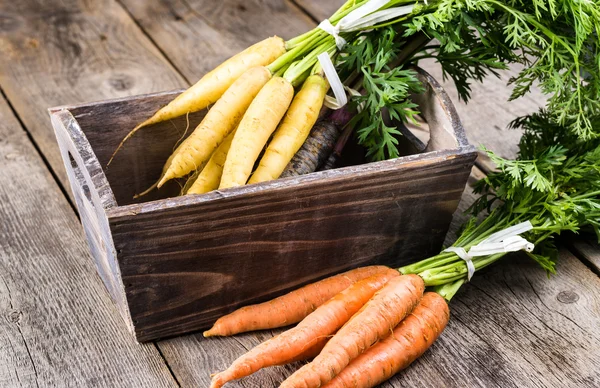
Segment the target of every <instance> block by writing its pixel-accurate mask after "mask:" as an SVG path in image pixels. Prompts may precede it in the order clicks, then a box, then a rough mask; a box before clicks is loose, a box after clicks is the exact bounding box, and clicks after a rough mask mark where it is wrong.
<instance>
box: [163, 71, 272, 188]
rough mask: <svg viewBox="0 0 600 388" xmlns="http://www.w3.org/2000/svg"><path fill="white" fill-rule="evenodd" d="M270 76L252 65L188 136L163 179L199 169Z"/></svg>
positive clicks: (233, 126)
mask: <svg viewBox="0 0 600 388" xmlns="http://www.w3.org/2000/svg"><path fill="white" fill-rule="evenodd" d="M270 78H271V72H270V71H269V70H268V69H267V68H266V67H263V66H258V67H253V68H252V69H250V70H248V71H246V72H245V73H244V74H242V76H241V77H239V78H238V79H237V80H236V81H235V82H234V83H233V85H231V86H230V87H229V89H227V91H226V92H225V93H224V94H223V96H222V97H221V98H220V99H219V101H217V103H216V104H215V105H213V107H212V108H211V109H210V110H209V111H208V113H207V114H206V116H205V117H204V119H203V120H202V122H201V123H200V124H199V125H198V126H197V127H196V129H195V130H194V132H193V133H192V134H191V135H190V136H189V137H188V138H187V139H185V142H184V144H183V147H181V148H180V149H179V152H178V153H177V154H176V155H175V156H174V157H173V159H172V160H171V163H170V165H169V166H168V167H167V171H166V173H165V175H164V176H163V178H162V179H161V180H160V182H159V183H158V187H161V186H162V185H163V184H164V183H165V182H166V181H168V180H169V179H173V178H180V177H182V176H185V175H187V174H189V173H190V172H192V171H194V170H197V169H198V168H199V166H200V165H201V164H202V163H204V162H206V161H207V160H208V159H209V158H210V156H211V155H212V153H213V152H214V151H215V149H216V148H217V147H218V146H219V144H221V142H222V141H223V140H224V139H225V138H226V137H227V135H229V134H230V133H231V131H233V130H234V129H235V127H236V126H237V125H238V123H239V122H240V120H241V119H242V117H243V116H244V113H245V112H246V110H247V109H248V107H249V106H250V104H251V103H252V101H253V100H254V98H255V97H256V95H257V94H258V93H259V92H260V91H261V90H262V88H263V86H265V84H267V82H268V81H269V79H270Z"/></svg>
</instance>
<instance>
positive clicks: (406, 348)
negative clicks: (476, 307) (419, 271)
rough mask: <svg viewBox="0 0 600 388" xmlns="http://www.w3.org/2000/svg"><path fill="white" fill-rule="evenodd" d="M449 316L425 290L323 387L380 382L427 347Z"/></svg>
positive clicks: (444, 306) (356, 387) (439, 300)
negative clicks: (403, 315) (377, 339)
mask: <svg viewBox="0 0 600 388" xmlns="http://www.w3.org/2000/svg"><path fill="white" fill-rule="evenodd" d="M449 318H450V311H449V309H448V304H447V303H446V301H445V300H444V298H442V297H441V296H440V295H439V294H437V293H435V292H426V293H425V295H424V296H423V299H421V302H420V303H419V305H418V306H417V307H415V309H414V310H413V312H412V313H411V314H410V315H409V316H408V317H406V318H405V319H404V320H403V321H402V322H400V324H399V325H398V326H396V328H395V329H394V332H393V333H392V335H390V336H388V337H387V338H386V339H384V340H383V341H381V342H378V343H376V344H375V345H373V346H372V347H371V348H369V349H368V350H367V351H366V352H364V353H363V354H361V355H360V356H358V357H357V358H356V359H354V360H353V361H352V362H351V363H350V364H349V365H348V366H347V367H346V368H344V369H343V370H342V371H341V372H340V374H339V375H337V376H336V377H335V378H334V379H333V380H331V381H330V382H329V383H327V384H326V385H325V386H324V387H326V388H348V387H352V388H369V387H374V386H376V385H378V384H380V383H382V382H384V381H385V380H387V379H389V378H390V377H392V376H393V375H395V374H396V373H398V372H399V371H401V370H402V369H404V368H406V367H408V366H409V365H410V364H411V363H412V362H413V361H414V360H416V359H417V358H418V357H420V356H421V355H422V354H423V353H424V352H425V351H426V350H427V349H429V347H430V346H431V345H432V344H433V343H434V342H435V340H436V339H437V338H438V337H439V336H440V334H441V333H442V331H444V328H445V327H446V325H447V324H448V319H449Z"/></svg>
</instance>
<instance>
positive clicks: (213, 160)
mask: <svg viewBox="0 0 600 388" xmlns="http://www.w3.org/2000/svg"><path fill="white" fill-rule="evenodd" d="M235 132H236V130H234V131H233V132H231V133H230V134H229V136H227V138H226V139H225V140H223V143H221V145H220V146H219V148H217V150H216V151H215V152H214V153H213V154H212V156H211V157H210V159H209V160H208V163H206V166H204V168H203V169H202V172H201V173H200V175H198V176H197V178H196V180H195V181H194V183H193V184H192V185H191V186H190V188H189V189H188V190H187V192H186V194H204V193H208V192H209V191H213V190H216V189H218V188H219V183H220V182H221V175H223V165H224V164H225V159H226V158H227V153H228V152H229V148H230V147H231V142H232V141H233V136H234V135H235Z"/></svg>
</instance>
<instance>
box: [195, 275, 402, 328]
mask: <svg viewBox="0 0 600 388" xmlns="http://www.w3.org/2000/svg"><path fill="white" fill-rule="evenodd" d="M391 272H397V271H396V270H393V269H391V268H389V267H385V266H381V265H374V266H369V267H362V268H357V269H353V270H351V271H347V272H344V273H341V274H339V275H335V276H332V277H329V278H326V279H323V280H321V281H318V282H316V283H312V284H309V285H307V286H304V287H302V288H300V289H298V290H295V291H292V292H290V293H288V294H286V295H283V296H280V297H279V298H275V299H273V300H271V301H268V302H265V303H260V304H255V305H251V306H246V307H242V308H241V309H238V310H236V311H234V312H232V313H230V314H227V315H225V316H223V317H221V318H219V319H218V320H217V322H215V324H214V326H213V327H212V328H211V329H210V330H208V331H205V332H204V336H205V337H211V336H217V335H220V336H226V335H233V334H238V333H243V332H246V331H253V330H264V329H273V328H276V327H283V326H287V325H291V324H294V323H297V322H300V321H301V320H302V319H304V318H305V317H306V316H307V315H308V314H310V313H312V312H313V311H315V309H316V308H317V307H319V306H320V305H322V304H323V303H325V302H326V301H328V300H329V299H331V298H333V297H334V296H335V295H336V294H338V293H340V292H342V291H343V290H345V289H346V288H348V287H350V286H351V285H352V284H354V283H355V282H357V281H359V280H362V279H365V278H368V277H369V276H372V275H375V274H378V273H391Z"/></svg>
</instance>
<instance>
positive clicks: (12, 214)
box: [0, 99, 176, 387]
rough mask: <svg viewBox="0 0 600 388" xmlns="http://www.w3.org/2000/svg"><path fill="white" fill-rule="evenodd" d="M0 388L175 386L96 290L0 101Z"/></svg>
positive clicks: (59, 208)
mask: <svg viewBox="0 0 600 388" xmlns="http://www.w3.org/2000/svg"><path fill="white" fill-rule="evenodd" d="M0 181H1V182H2V185H0V220H1V222H0V315H1V316H2V319H0V386H3V387H34V386H37V387H51V386H111V387H112V386H115V387H116V386H122V387H131V386H146V387H158V386H163V387H168V386H174V385H176V381H175V380H174V379H173V377H172V376H171V374H170V372H169V370H168V367H167V366H166V364H165V362H164V360H163V359H162V358H161V356H160V354H159V352H158V351H157V349H156V347H155V346H154V345H153V344H148V345H139V344H137V343H136V342H135V340H134V339H133V336H132V335H131V334H130V333H129V332H128V331H127V330H126V326H125V325H124V324H123V322H122V320H121V317H120V316H119V314H118V312H117V309H116V308H115V306H114V305H113V303H112V301H111V300H110V298H109V296H108V294H107V293H106V291H105V290H104V286H103V285H102V282H101V281H100V279H99V278H98V275H97V274H96V269H95V268H94V265H93V262H92V260H91V259H90V256H89V253H88V249H87V246H86V244H85V241H84V239H83V236H82V234H81V226H80V225H79V221H78V220H77V218H76V217H75V214H74V213H73V210H72V208H71V206H70V205H69V203H68V202H67V199H66V198H65V197H64V196H63V194H62V193H61V191H60V189H59V187H58V186H57V184H56V182H55V181H54V179H53V178H52V176H51V175H50V173H49V171H48V170H47V168H46V166H45V165H44V162H43V161H42V159H41V158H40V157H39V155H38V154H37V152H36V150H35V149H34V147H33V146H32V144H31V142H30V140H29V139H28V137H27V135H26V133H25V132H24V130H23V129H22V128H21V127H20V125H19V123H18V122H17V120H16V118H15V117H14V116H13V115H12V113H11V112H10V110H9V108H8V106H7V104H6V101H5V100H4V99H2V100H0Z"/></svg>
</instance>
